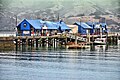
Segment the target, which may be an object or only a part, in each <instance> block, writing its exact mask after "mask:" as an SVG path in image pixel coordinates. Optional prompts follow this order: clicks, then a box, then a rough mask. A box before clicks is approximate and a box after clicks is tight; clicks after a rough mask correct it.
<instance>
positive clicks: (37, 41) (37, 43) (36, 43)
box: [36, 39, 38, 48]
mask: <svg viewBox="0 0 120 80" xmlns="http://www.w3.org/2000/svg"><path fill="white" fill-rule="evenodd" d="M36 48H38V39H36Z"/></svg>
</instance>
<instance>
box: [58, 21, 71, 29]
mask: <svg viewBox="0 0 120 80" xmlns="http://www.w3.org/2000/svg"><path fill="white" fill-rule="evenodd" d="M57 24H58V25H59V26H60V28H61V30H62V31H64V30H71V28H69V27H68V26H67V25H66V24H65V23H64V22H57Z"/></svg>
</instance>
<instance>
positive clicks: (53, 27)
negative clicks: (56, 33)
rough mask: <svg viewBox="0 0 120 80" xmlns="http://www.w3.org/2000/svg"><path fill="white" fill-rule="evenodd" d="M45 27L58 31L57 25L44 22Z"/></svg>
mask: <svg viewBox="0 0 120 80" xmlns="http://www.w3.org/2000/svg"><path fill="white" fill-rule="evenodd" d="M45 25H46V26H47V27H48V29H58V26H57V24H55V23H54V22H50V21H45Z"/></svg>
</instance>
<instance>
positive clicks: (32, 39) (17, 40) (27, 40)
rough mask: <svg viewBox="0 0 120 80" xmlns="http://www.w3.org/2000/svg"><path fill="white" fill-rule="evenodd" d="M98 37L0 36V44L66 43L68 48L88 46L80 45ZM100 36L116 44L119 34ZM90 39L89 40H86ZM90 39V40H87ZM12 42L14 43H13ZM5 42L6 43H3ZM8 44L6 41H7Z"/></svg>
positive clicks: (70, 35)
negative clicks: (72, 43) (71, 43)
mask: <svg viewBox="0 0 120 80" xmlns="http://www.w3.org/2000/svg"><path fill="white" fill-rule="evenodd" d="M98 37H100V35H89V36H88V35H86V36H85V35H84V36H83V35H80V36H78V35H75V34H64V35H52V36H7V37H5V36H4V37H0V42H1V43H0V45H1V46H4V47H7V46H6V45H3V44H2V42H4V43H5V42H8V41H11V42H12V44H14V45H16V47H19V46H22V45H28V46H35V47H42V46H44V47H55V48H57V47H58V46H62V45H66V47H67V48H68V49H69V48H88V47H89V46H88V45H85V46H83V45H81V44H80V43H81V42H87V43H91V42H93V41H94V39H95V38H98ZM102 37H105V38H107V42H109V43H110V44H117V43H118V40H120V34H108V35H103V36H102ZM88 39H90V40H88ZM71 41H72V42H75V43H76V45H67V43H68V42H71ZM89 41H90V42H89ZM13 42H14V43H13ZM5 44H6V43H5ZM7 44H8V43H7ZM89 45H90V44H89Z"/></svg>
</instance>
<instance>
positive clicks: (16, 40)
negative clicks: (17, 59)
mask: <svg viewBox="0 0 120 80" xmlns="http://www.w3.org/2000/svg"><path fill="white" fill-rule="evenodd" d="M15 42H16V51H17V50H18V39H15Z"/></svg>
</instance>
